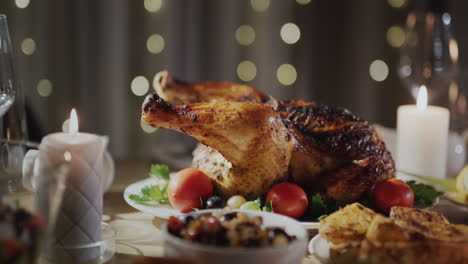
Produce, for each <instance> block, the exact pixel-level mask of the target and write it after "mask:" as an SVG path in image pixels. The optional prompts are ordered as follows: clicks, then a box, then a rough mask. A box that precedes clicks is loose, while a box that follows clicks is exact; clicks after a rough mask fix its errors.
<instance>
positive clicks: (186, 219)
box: [179, 215, 195, 225]
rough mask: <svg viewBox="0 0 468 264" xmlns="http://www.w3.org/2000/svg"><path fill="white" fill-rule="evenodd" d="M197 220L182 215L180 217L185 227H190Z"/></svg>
mask: <svg viewBox="0 0 468 264" xmlns="http://www.w3.org/2000/svg"><path fill="white" fill-rule="evenodd" d="M194 219H195V218H194V217H193V216H191V215H181V216H179V220H180V221H181V222H182V223H184V225H188V224H189V223H190V222H191V221H193V220H194Z"/></svg>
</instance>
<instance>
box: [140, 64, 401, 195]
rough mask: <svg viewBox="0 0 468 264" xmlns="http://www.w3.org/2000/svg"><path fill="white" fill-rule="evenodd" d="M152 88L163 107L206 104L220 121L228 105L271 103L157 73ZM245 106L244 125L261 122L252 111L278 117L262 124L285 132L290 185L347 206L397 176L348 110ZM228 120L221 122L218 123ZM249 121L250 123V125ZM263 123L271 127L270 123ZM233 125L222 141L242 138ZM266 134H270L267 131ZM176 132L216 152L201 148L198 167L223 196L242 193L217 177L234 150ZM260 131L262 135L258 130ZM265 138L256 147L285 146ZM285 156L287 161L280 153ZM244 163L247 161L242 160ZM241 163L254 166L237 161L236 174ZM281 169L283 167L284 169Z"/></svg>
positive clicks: (231, 86) (301, 104) (369, 130)
mask: <svg viewBox="0 0 468 264" xmlns="http://www.w3.org/2000/svg"><path fill="white" fill-rule="evenodd" d="M153 84H154V86H155V89H156V93H157V94H158V95H159V96H160V97H161V98H160V100H162V99H164V100H163V101H167V102H171V103H176V104H180V105H178V106H177V107H179V108H183V107H188V108H190V107H191V105H192V104H193V103H200V105H201V104H202V103H209V104H205V105H204V107H206V108H210V107H211V108H212V111H216V112H217V113H218V114H219V115H230V114H232V113H233V112H232V111H226V112H224V113H222V112H223V111H225V110H226V109H225V108H224V106H225V102H230V101H249V102H265V101H266V100H267V97H266V96H265V95H264V94H263V93H261V92H258V91H256V90H255V89H253V88H252V87H249V86H246V85H242V84H235V83H216V82H198V83H184V82H180V81H176V80H174V79H173V78H172V77H171V75H170V74H169V73H168V72H167V71H162V72H160V73H158V74H157V75H156V76H155V79H154V82H153ZM182 104H185V105H186V106H183V105H182ZM245 104H246V105H249V107H250V108H251V109H252V110H250V111H249V113H246V114H245V115H243V116H242V118H245V120H246V122H245V124H246V125H247V124H249V123H250V124H252V122H251V120H250V119H252V120H256V119H257V118H258V117H257V116H256V113H255V111H254V110H253V108H257V107H258V108H259V109H262V108H263V107H269V108H270V109H274V112H276V113H277V115H264V116H260V118H262V117H263V118H269V119H271V120H273V119H274V120H275V121H274V123H275V126H276V127H278V128H279V127H280V126H281V125H280V123H282V124H283V126H282V128H281V130H282V131H283V130H286V131H287V133H286V134H287V135H286V137H287V138H288V140H287V144H288V145H287V146H286V145H285V146H284V149H286V150H290V153H287V154H285V155H286V156H287V157H288V162H289V163H288V169H287V174H288V175H289V177H290V179H292V180H293V181H294V182H296V183H298V184H299V185H301V186H302V187H303V188H305V189H306V191H308V192H309V193H315V192H320V193H321V194H322V196H323V197H324V198H332V199H335V200H337V201H339V202H340V203H343V204H344V203H348V202H351V201H355V200H357V199H359V198H360V197H362V196H363V195H364V194H365V193H366V192H367V191H369V190H370V189H371V188H372V187H373V186H374V184H375V183H376V182H378V181H380V180H382V179H385V178H388V177H393V176H394V173H395V165H394V162H393V159H392V158H391V155H390V153H389V152H388V151H387V150H386V148H385V145H384V143H383V142H382V141H381V140H380V138H379V137H378V135H377V133H376V131H375V130H374V128H373V127H372V126H370V125H369V124H368V123H367V122H366V121H364V120H362V119H360V118H358V117H356V116H354V115H353V114H352V113H351V112H349V111H348V110H346V109H344V108H337V107H331V106H327V105H320V104H316V103H312V102H305V101H284V102H280V101H276V100H274V99H270V100H269V101H268V102H266V103H263V104H254V105H250V104H251V103H247V102H246V103H245ZM236 106H238V107H239V108H242V107H243V104H242V103H239V104H236ZM149 108H151V107H149ZM149 108H148V107H147V106H146V103H145V104H144V106H143V109H144V110H143V115H144V116H145V118H144V120H145V121H146V120H151V118H150V115H154V114H155V112H157V111H153V112H148V111H146V109H149ZM194 118H197V124H199V125H201V123H202V122H207V121H206V120H201V119H198V117H194ZM226 120H227V118H226ZM226 120H220V122H225V121H226ZM247 120H249V121H248V122H247ZM167 122H172V123H177V122H179V121H178V120H177V119H173V120H172V121H170V120H167ZM262 122H263V124H268V122H266V121H262ZM272 122H273V121H272ZM147 123H148V124H150V125H153V126H156V127H167V125H166V126H164V125H161V124H160V123H161V120H157V119H154V120H152V121H147ZM208 125H209V124H205V127H208ZM231 125H232V124H230V125H229V129H231V130H230V131H225V132H223V136H224V137H239V136H241V135H240V134H238V133H237V131H241V130H244V129H245V127H244V124H240V123H239V124H238V126H237V127H234V126H231ZM247 127H248V125H247ZM283 127H284V128H285V129H283ZM203 129H205V128H200V131H199V134H204V135H210V136H212V137H217V133H219V131H213V130H205V131H204V132H202V131H201V130H203ZM219 129H227V127H226V126H222V125H219ZM232 129H234V130H232ZM264 129H269V126H266V127H265V128H264ZM176 130H179V131H181V132H184V133H186V134H189V135H192V136H194V137H195V138H197V139H199V140H200V141H201V142H202V143H204V144H205V145H207V146H208V147H209V148H212V149H213V150H210V149H209V148H206V147H203V146H200V147H198V148H197V149H196V150H195V151H194V159H193V164H194V166H196V167H198V168H200V169H201V170H202V171H204V172H205V173H208V174H209V175H211V177H212V178H213V179H215V182H216V184H217V187H218V188H220V189H221V193H222V194H228V193H239V190H237V189H236V187H235V186H234V185H226V184H224V183H223V182H222V179H225V177H219V176H218V175H224V174H226V173H227V172H226V167H229V168H230V169H229V170H233V168H231V167H230V164H231V163H234V162H233V160H231V158H230V157H227V156H226V155H225V153H230V150H229V149H224V148H226V147H235V146H229V145H226V144H218V143H214V142H211V141H208V140H207V139H204V138H202V137H201V136H200V135H194V134H193V133H192V132H189V131H187V130H186V129H177V128H176ZM234 131H236V132H234ZM257 131H260V129H258V130H257ZM211 133H213V135H211ZM262 133H263V134H262ZM241 134H242V133H241ZM264 134H265V132H264V131H261V133H260V134H259V135H258V137H257V138H259V141H258V142H262V141H263V140H271V139H273V140H275V142H276V143H275V144H282V142H283V141H284V140H283V139H279V138H277V137H276V136H272V135H270V136H269V137H268V136H266V137H263V135H264ZM282 136H284V135H282ZM255 144H258V143H255ZM261 144H263V145H265V144H266V143H263V142H262V143H261ZM250 149H251V150H252V151H254V152H256V154H257V155H266V156H265V157H262V159H263V160H270V161H273V160H277V159H279V158H280V157H272V155H277V154H278V153H277V152H275V151H272V152H271V153H270V152H268V151H265V152H258V151H255V147H254V146H251V147H250ZM281 155H283V153H282V152H281ZM243 157H248V156H247V155H243ZM221 160H222V161H221ZM241 163H244V164H242V167H243V168H246V165H245V164H252V163H251V162H250V160H243V161H238V162H237V163H236V168H238V167H239V166H240V165H241ZM271 164H274V163H271ZM283 165H284V164H283V163H281V166H283ZM271 166H274V165H271ZM262 173H263V172H262ZM231 175H233V174H231ZM236 175H237V174H236ZM249 175H250V176H252V177H258V178H259V179H263V178H264V177H267V176H266V175H261V174H258V175H254V174H249ZM286 177H287V175H286V176H282V178H283V179H285V178H286ZM249 181H250V180H249ZM254 186H256V185H254ZM228 188H234V190H232V191H229V190H228ZM254 193H260V192H259V191H257V192H254Z"/></svg>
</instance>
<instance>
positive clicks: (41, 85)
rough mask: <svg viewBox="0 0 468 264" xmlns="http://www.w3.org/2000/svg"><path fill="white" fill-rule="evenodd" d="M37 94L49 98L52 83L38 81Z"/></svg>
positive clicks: (44, 80)
mask: <svg viewBox="0 0 468 264" xmlns="http://www.w3.org/2000/svg"><path fill="white" fill-rule="evenodd" d="M36 89H37V93H38V94H39V95H40V96H42V97H47V96H50V95H51V94H52V89H53V87H52V82H51V81H49V80H47V79H43V80H40V81H39V82H38V83H37V87H36Z"/></svg>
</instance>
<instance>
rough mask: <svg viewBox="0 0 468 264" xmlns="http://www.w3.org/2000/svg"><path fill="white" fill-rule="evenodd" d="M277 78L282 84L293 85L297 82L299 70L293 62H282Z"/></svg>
mask: <svg viewBox="0 0 468 264" xmlns="http://www.w3.org/2000/svg"><path fill="white" fill-rule="evenodd" d="M276 78H277V79H278V82H280V83H281V84H282V85H286V86H288V85H291V84H293V83H294V82H296V79H297V71H296V68H294V66H292V65H291V64H282V65H280V66H279V67H278V70H277V71H276Z"/></svg>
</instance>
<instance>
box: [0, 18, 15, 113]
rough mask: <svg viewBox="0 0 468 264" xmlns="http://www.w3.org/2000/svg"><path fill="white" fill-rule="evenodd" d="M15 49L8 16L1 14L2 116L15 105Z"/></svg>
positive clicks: (0, 80) (0, 104) (0, 79)
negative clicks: (9, 30) (12, 44)
mask: <svg viewBox="0 0 468 264" xmlns="http://www.w3.org/2000/svg"><path fill="white" fill-rule="evenodd" d="M15 88H16V79H15V76H14V69H13V51H12V48H11V40H10V34H9V32H8V24H7V18H6V16H5V15H2V14H0V117H2V116H3V115H4V114H5V113H6V112H7V111H8V110H9V109H10V107H11V106H12V105H13V102H14V101H15V96H16V89H15Z"/></svg>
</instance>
